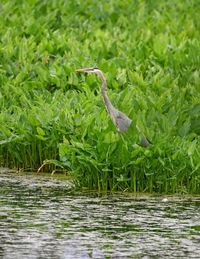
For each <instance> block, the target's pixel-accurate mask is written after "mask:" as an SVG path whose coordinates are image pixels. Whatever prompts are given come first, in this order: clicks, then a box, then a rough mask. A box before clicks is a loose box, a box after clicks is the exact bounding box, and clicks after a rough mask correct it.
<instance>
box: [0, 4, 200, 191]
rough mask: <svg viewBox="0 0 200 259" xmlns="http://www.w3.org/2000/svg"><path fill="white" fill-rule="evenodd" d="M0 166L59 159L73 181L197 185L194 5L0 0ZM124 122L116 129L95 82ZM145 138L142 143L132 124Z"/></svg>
mask: <svg viewBox="0 0 200 259" xmlns="http://www.w3.org/2000/svg"><path fill="white" fill-rule="evenodd" d="M0 13H1V15H0V21H1V23H0V24H1V28H0V56H1V65H0V83H1V91H0V110H1V112H0V158H1V165H4V166H5V165H6V166H9V167H17V168H19V169H24V170H32V171H33V170H34V171H35V170H37V169H38V168H40V166H41V165H42V164H43V161H45V166H43V167H42V169H43V170H46V171H51V170H54V169H55V168H57V167H62V168H63V169H65V170H66V171H67V172H70V174H71V175H72V176H73V177H76V178H77V179H78V180H79V184H80V186H81V187H83V186H84V187H87V188H90V189H98V190H104V191H106V190H122V191H124V190H128V191H136V192H144V191H146V192H154V191H157V192H166V193H169V192H170V193H175V192H187V193H199V192H200V145H199V135H200V91H199V84H200V74H199V66H200V58H199V52H200V43H199V42H200V23H199V14H200V6H199V4H198V3H197V2H196V1H191V0H190V1H189V0H187V1H184V2H183V1H181V0H178V1H176V3H173V5H171V4H170V1H148V2H147V1H126V2H121V1H109V2H106V1H103V2H102V1H94V2H92V3H91V2H88V1H85V2H84V1H80V2H76V1H67V2H66V1H53V0H52V1H42V2H37V1H28V2H24V1H23V2H19V1H2V3H1V11H0ZM94 65H98V67H100V68H101V70H102V71H104V73H105V75H106V77H107V82H108V88H109V89H108V95H109V97H110V98H111V100H112V102H113V104H114V105H115V107H117V108H119V109H120V110H122V111H123V112H125V113H126V114H127V115H128V116H129V117H130V118H131V119H132V120H133V125H132V127H131V128H130V129H129V131H128V132H127V134H122V135H120V134H118V133H117V132H116V129H115V127H114V126H113V124H112V122H111V121H110V118H109V117H108V115H107V113H106V110H105V108H104V104H103V101H102V97H101V89H100V81H98V80H97V78H96V77H95V76H93V75H90V76H89V75H88V76H85V75H84V76H83V75H78V74H77V73H76V72H75V69H76V68H79V67H87V66H94ZM136 124H137V125H139V127H140V128H141V129H142V131H143V132H144V133H145V134H146V135H147V136H148V137H149V139H150V140H151V141H152V143H153V144H152V145H150V146H149V147H147V148H142V147H140V146H139V145H138V143H139V139H138V138H139V136H138V134H137V131H136V129H135V125H136Z"/></svg>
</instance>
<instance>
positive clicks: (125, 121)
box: [76, 67, 149, 146]
mask: <svg viewBox="0 0 200 259" xmlns="http://www.w3.org/2000/svg"><path fill="white" fill-rule="evenodd" d="M76 71H77V72H86V73H90V74H97V75H98V76H99V77H100V79H101V81H102V96H103V100H104V103H105V106H106V109H107V112H108V114H109V115H110V117H111V119H112V121H113V123H114V125H115V126H116V127H117V130H118V131H119V132H122V133H123V132H126V131H127V130H128V128H129V126H130V125H131V123H132V120H131V119H130V118H129V117H128V116H127V115H126V114H124V113H123V112H121V111H118V110H117V109H116V108H115V107H114V106H113V105H112V103H111V101H110V100H109V98H108V96H107V94H106V90H107V87H106V86H107V85H106V78H105V76H104V74H103V73H102V71H101V70H100V69H98V68H97V67H91V68H80V69H77V70H76ZM136 128H137V130H138V132H139V134H140V135H141V145H142V146H148V145H149V141H148V140H147V138H146V137H145V136H144V135H143V134H142V132H141V130H140V128H139V127H138V126H137V125H136Z"/></svg>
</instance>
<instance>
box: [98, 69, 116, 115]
mask: <svg viewBox="0 0 200 259" xmlns="http://www.w3.org/2000/svg"><path fill="white" fill-rule="evenodd" d="M99 77H100V78H101V81H102V89H101V90H102V96H103V100H104V103H105V105H106V109H107V111H108V113H110V110H111V109H112V108H113V105H112V103H111V101H110V100H109V98H108V96H107V93H106V91H107V84H106V79H105V77H104V75H103V73H101V74H99Z"/></svg>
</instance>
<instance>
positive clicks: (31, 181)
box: [0, 172, 200, 259]
mask: <svg viewBox="0 0 200 259" xmlns="http://www.w3.org/2000/svg"><path fill="white" fill-rule="evenodd" d="M0 258H3V259H11V258H12V259H13V258H15V259H18V258H19V259H21V258H26V259H29V258H48V259H49V258H61V259H64V258H67V259H68V258H69V259H76V258H81V259H82V258H84V259H86V258H95V259H98V258H106V259H108V258H137V259H139V258H143V259H148V258H200V197H198V196H185V195H177V196H158V195H144V194H142V195H141V194H140V195H139V194H138V195H133V194H122V193H117V194H116V193H115V194H99V193H94V192H78V191H74V190H73V186H72V184H71V182H70V181H67V180H65V179H59V178H57V177H53V176H50V175H49V176H41V175H39V174H35V175H28V174H26V175H18V174H16V173H5V172H3V173H0Z"/></svg>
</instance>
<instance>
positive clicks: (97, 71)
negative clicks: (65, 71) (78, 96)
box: [76, 67, 103, 78]
mask: <svg viewBox="0 0 200 259" xmlns="http://www.w3.org/2000/svg"><path fill="white" fill-rule="evenodd" d="M76 72H85V73H88V74H96V75H98V76H100V78H103V73H102V72H101V70H100V69H99V68H98V67H89V68H79V69H76Z"/></svg>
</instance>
